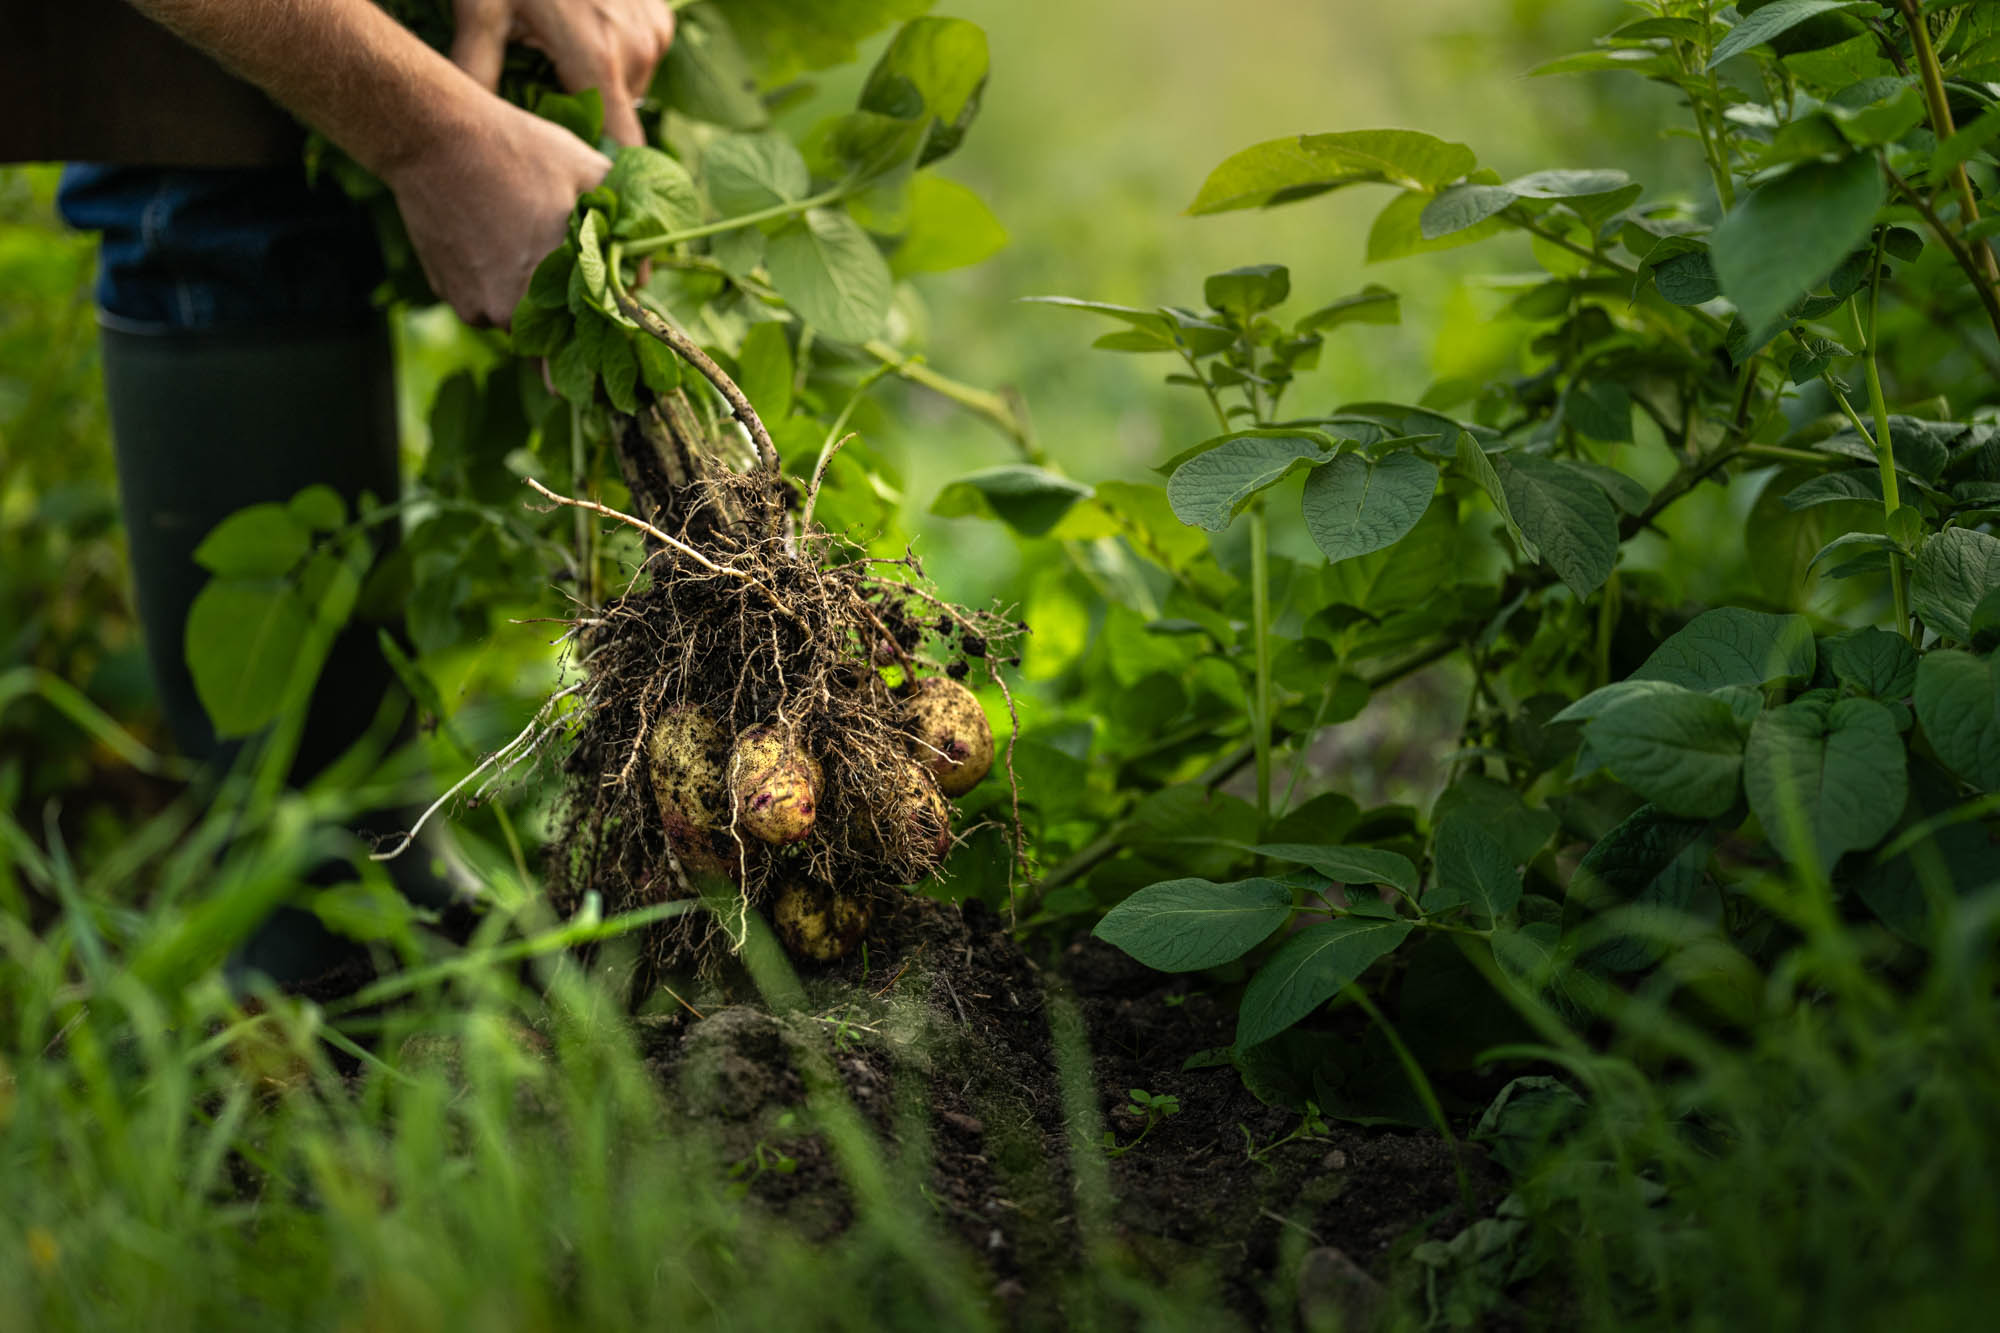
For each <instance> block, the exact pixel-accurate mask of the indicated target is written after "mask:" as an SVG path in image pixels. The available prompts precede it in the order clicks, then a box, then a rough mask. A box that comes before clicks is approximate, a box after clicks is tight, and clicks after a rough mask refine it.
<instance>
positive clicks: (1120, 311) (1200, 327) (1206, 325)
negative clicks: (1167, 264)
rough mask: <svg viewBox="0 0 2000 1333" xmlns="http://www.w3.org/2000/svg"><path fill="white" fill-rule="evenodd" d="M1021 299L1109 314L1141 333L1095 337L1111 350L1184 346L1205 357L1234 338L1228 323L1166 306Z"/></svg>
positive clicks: (1063, 298)
mask: <svg viewBox="0 0 2000 1333" xmlns="http://www.w3.org/2000/svg"><path fill="white" fill-rule="evenodd" d="M1020 299H1021V300H1023V301H1025V302H1028V303H1030V304H1033V305H1053V306H1062V307H1064V308H1066V309H1070V310H1089V311H1093V312H1095V313H1096V314H1100V315H1109V316H1111V317H1112V318H1113V319H1117V320H1122V321H1124V322H1125V323H1127V324H1129V325H1131V326H1132V329H1133V331H1134V332H1135V333H1138V334H1141V335H1143V336H1142V337H1140V338H1137V339H1135V340H1133V341H1130V342H1112V341H1111V340H1110V339H1111V338H1116V337H1119V336H1120V335H1116V334H1113V335H1108V336H1107V337H1106V338H1100V339H1099V340H1098V342H1097V346H1099V347H1108V348H1110V349H1111V350H1113V351H1121V352H1172V351H1177V350H1179V349H1181V348H1186V349H1187V350H1188V351H1190V352H1192V353H1193V354H1194V355H1196V356H1206V355H1208V354H1209V353H1212V352H1219V351H1221V350H1222V349H1223V348H1225V347H1228V346H1230V345H1232V344H1233V343H1235V341H1236V334H1235V332H1234V331H1233V330H1231V329H1230V328H1229V327H1228V326H1226V325H1223V324H1215V323H1211V322H1210V321H1208V320H1205V319H1202V318H1200V317H1199V316H1197V315H1193V314H1190V313H1188V312H1185V311H1181V310H1176V309H1174V308H1172V307H1167V306H1161V307H1158V308H1156V309H1153V310H1140V309H1138V308H1137V307H1135V306H1125V305H1113V304H1111V303H1110V302H1108V301H1083V300H1079V299H1077V298H1076V297H1074V296H1023V297H1021V298H1020Z"/></svg>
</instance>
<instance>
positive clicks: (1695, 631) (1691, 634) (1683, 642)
mask: <svg viewBox="0 0 2000 1333" xmlns="http://www.w3.org/2000/svg"><path fill="white" fill-rule="evenodd" d="M1815 661H1816V655H1815V651H1814V647H1813V634H1812V626H1811V625H1810V624H1809V623H1808V622H1807V621H1806V618H1805V617H1804V616H1779V615H1771V614H1769V613H1767V612H1764V611H1746V610H1744V609H1743V608H1741V607H1735V606H1723V607H1717V608H1715V609H1714V610H1711V611H1704V612H1702V613H1701V614H1700V615H1698V616H1696V617H1695V618H1694V619H1693V620H1690V621H1689V622H1688V623H1687V625H1686V626H1685V627H1684V628H1682V629H1681V630H1680V631H1679V632H1677V633H1675V634H1673V635H1672V636H1670V637H1669V638H1668V639H1667V641H1666V642H1665V643H1663V644H1661V645H1660V646H1659V647H1658V648H1655V649H1654V650H1653V653H1652V656H1650V657H1648V658H1647V659H1646V660H1645V662H1643V663H1642V664H1641V665H1640V667H1639V669H1638V670H1637V671H1634V672H1633V673H1632V677H1631V678H1632V679H1633V680H1664V681H1668V682H1670V683H1672V684H1675V685H1682V686H1685V687H1687V688H1688V689H1691V690H1713V689H1718V688H1720V687H1722V686H1724V685H1753V686H1757V687H1760V688H1761V687H1762V686H1765V685H1782V684H1795V683H1799V682H1802V681H1807V680H1810V679H1812V674H1813V666H1814V663H1815Z"/></svg>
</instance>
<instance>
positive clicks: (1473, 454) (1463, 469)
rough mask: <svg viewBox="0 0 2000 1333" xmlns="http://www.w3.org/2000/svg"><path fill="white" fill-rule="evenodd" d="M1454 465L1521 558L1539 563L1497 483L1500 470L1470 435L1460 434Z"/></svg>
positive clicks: (1538, 555) (1537, 553)
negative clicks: (1489, 506)
mask: <svg viewBox="0 0 2000 1333" xmlns="http://www.w3.org/2000/svg"><path fill="white" fill-rule="evenodd" d="M1457 463H1458V470H1459V472H1460V473H1461V474H1462V475H1464V476H1467V477H1470V478H1471V479H1472V480H1473V481H1476V482H1478V483H1479V488H1480V489H1481V490H1483V491H1485V492H1486V498H1487V499H1488V500H1489V501H1491V502H1492V504H1493V509H1494V512H1496V513H1498V514H1499V515H1500V522H1501V525H1502V526H1503V527H1505V528H1506V529H1507V535H1508V536H1509V537H1510V538H1512V539H1513V542H1514V546H1515V548H1516V549H1517V550H1519V551H1520V552H1521V558H1522V559H1524V560H1540V559H1541V558H1542V553H1541V551H1540V549H1539V548H1538V547H1536V545H1535V544H1534V543H1533V542H1531V541H1529V540H1528V534H1527V533H1525V532H1523V531H1521V525H1520V523H1519V522H1518V521H1517V520H1516V519H1515V517H1514V510H1513V507H1512V506H1511V505H1509V504H1508V503H1507V487H1506V485H1505V483H1503V482H1502V481H1501V479H1500V471H1499V469H1498V468H1496V467H1494V466H1493V460H1492V458H1490V457H1488V456H1487V453H1486V451H1485V450H1484V449H1482V448H1481V447H1480V445H1479V441H1478V440H1476V439H1474V438H1473V437H1472V435H1471V434H1470V433H1469V432H1466V431H1461V432H1459V436H1458V456H1457Z"/></svg>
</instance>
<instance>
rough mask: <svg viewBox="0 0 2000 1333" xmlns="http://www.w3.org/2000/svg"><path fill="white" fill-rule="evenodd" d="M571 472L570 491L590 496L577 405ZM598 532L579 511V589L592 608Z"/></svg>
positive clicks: (572, 409) (572, 418)
mask: <svg viewBox="0 0 2000 1333" xmlns="http://www.w3.org/2000/svg"><path fill="white" fill-rule="evenodd" d="M569 471H570V489H572V490H574V491H575V492H576V493H577V494H579V495H587V494H588V493H589V485H590V469H589V467H588V466H587V465H586V463H585V461H584V457H583V409H582V408H581V407H579V406H578V405H577V404H575V403H571V404H570V405H569ZM596 531H597V528H596V525H595V524H593V523H592V522H591V521H590V515H588V514H586V513H585V512H584V511H583V510H581V509H579V510H577V511H576V572H577V586H578V590H579V591H581V592H582V593H583V595H584V597H585V598H586V599H587V600H588V602H589V604H590V605H591V606H596V605H597V594H596V588H597V553H596V551H595V550H593V549H592V546H591V537H592V535H593V534H594V533H595V532H596Z"/></svg>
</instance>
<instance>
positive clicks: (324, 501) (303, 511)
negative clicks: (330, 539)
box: [285, 482, 347, 532]
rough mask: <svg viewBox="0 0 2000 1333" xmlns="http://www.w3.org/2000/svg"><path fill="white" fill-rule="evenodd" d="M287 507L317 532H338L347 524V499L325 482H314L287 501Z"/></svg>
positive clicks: (294, 516) (300, 520)
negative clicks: (342, 497)
mask: <svg viewBox="0 0 2000 1333" xmlns="http://www.w3.org/2000/svg"><path fill="white" fill-rule="evenodd" d="M285 509H286V511H287V512H289V513H290V514H291V516H292V517H293V518H295V519H297V520H298V521H299V522H301V523H303V524H305V525H306V526H307V527H308V528H310V529H312V530H313V531H315V532H338V531H339V530H340V529H342V528H344V527H346V526H347V501H345V500H343V499H341V498H340V492H339V491H336V490H335V489H333V487H331V486H328V485H327V484H325V483H324V482H314V483H313V484H312V485H310V486H308V487H306V488H305V489H304V490H302V491H300V492H299V493H298V494H297V495H294V496H293V497H292V498H291V499H289V500H287V501H285Z"/></svg>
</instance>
